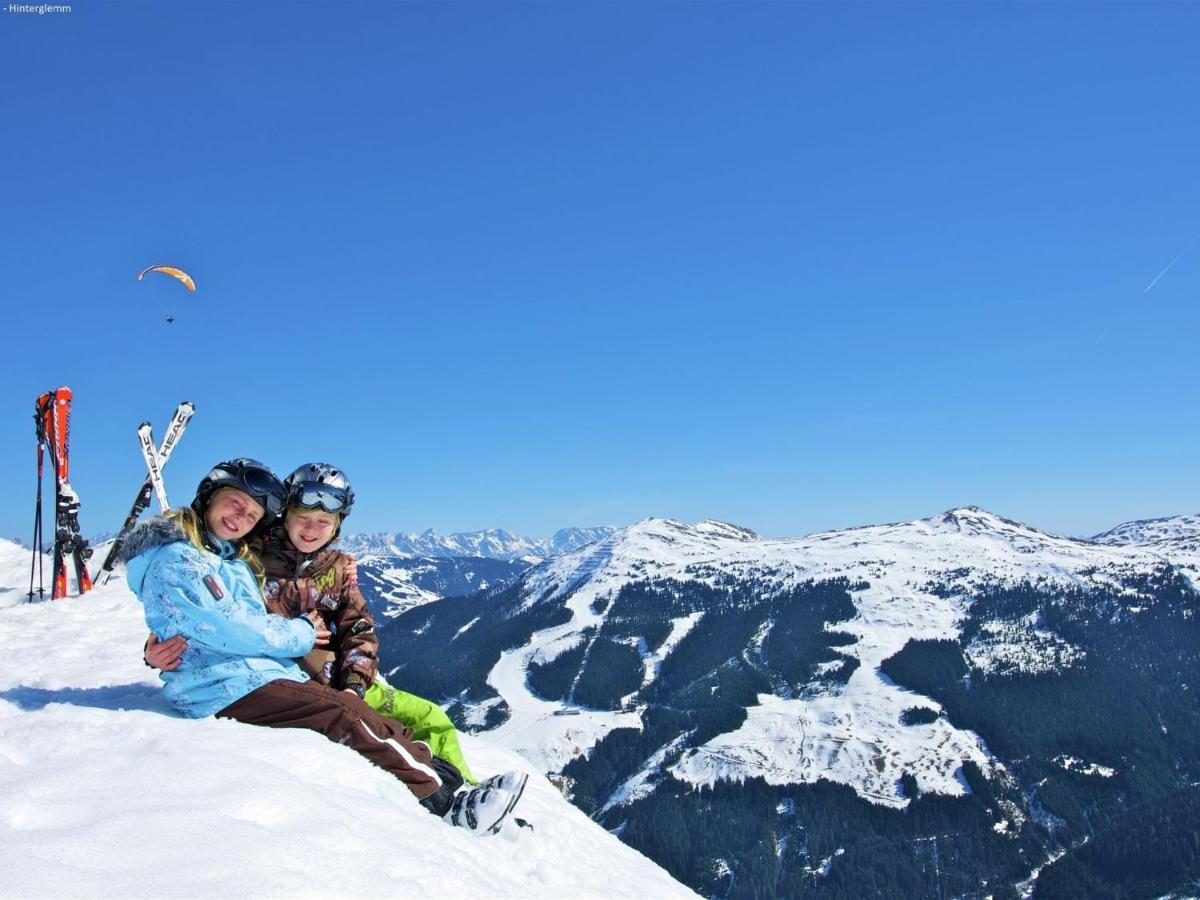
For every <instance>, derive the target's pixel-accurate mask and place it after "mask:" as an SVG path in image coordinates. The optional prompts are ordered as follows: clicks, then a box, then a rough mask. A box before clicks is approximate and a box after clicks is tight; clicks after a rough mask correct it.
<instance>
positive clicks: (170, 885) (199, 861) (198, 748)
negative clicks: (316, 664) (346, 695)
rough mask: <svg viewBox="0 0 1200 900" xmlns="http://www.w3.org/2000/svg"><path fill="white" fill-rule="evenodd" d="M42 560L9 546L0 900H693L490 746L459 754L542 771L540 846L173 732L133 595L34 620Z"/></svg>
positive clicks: (233, 741)
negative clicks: (331, 898)
mask: <svg viewBox="0 0 1200 900" xmlns="http://www.w3.org/2000/svg"><path fill="white" fill-rule="evenodd" d="M29 563H30V555H29V552H28V551H22V550H20V548H17V547H15V545H13V544H11V543H10V542H7V541H0V657H2V658H3V659H4V660H5V665H4V667H3V669H2V670H0V783H3V785H4V790H3V792H0V870H2V871H3V872H4V877H3V881H2V882H0V896H4V897H33V896H36V897H39V898H41V897H79V896H88V897H142V896H179V897H225V896H239V897H282V896H287V897H318V896H327V895H328V894H329V892H330V885H331V884H333V883H336V882H337V881H339V880H344V878H345V877H350V878H351V880H352V881H353V884H354V892H355V893H356V894H362V895H364V896H383V897H395V896H448V897H515V896H520V897H565V896H572V897H578V896H583V897H601V896H603V897H645V896H656V897H684V896H694V895H693V894H691V892H690V891H688V890H687V889H686V888H684V887H683V886H682V885H680V884H678V883H677V882H675V881H674V880H672V879H671V878H670V876H668V875H667V874H666V872H664V871H663V870H662V869H661V868H659V867H658V866H657V865H655V864H654V863H652V862H650V861H649V860H647V859H646V858H645V857H642V856H641V855H639V854H638V853H636V852H635V851H634V850H632V849H630V848H629V847H626V846H625V845H624V844H622V843H621V842H620V841H619V840H618V839H617V838H616V837H614V836H613V835H611V834H609V833H607V832H605V831H604V830H603V829H601V828H600V827H599V826H597V825H596V824H594V823H593V822H591V821H590V820H589V819H588V818H587V817H586V816H585V815H584V814H583V813H582V812H580V811H579V810H577V809H575V808H574V807H572V806H571V805H570V804H569V803H567V802H566V800H564V799H563V798H562V797H561V796H560V795H559V793H558V792H557V790H556V789H555V788H554V787H553V786H552V785H551V784H550V783H549V782H548V781H547V780H546V779H544V778H543V777H541V775H540V774H538V773H537V771H536V770H535V769H534V767H532V766H531V765H530V764H529V762H527V761H526V760H523V759H522V758H520V757H519V756H517V755H516V754H514V753H512V752H511V751H509V750H506V749H504V748H502V747H500V746H498V745H497V744H496V743H495V742H494V741H492V740H485V739H482V738H479V737H475V736H472V735H464V736H463V739H462V743H463V748H464V751H465V753H466V755H467V758H468V759H469V760H470V761H471V764H472V767H473V768H474V770H475V771H476V773H477V774H478V773H482V774H488V773H491V772H496V771H501V770H505V769H513V768H523V769H525V770H527V771H531V772H532V773H533V774H532V777H531V778H530V783H529V786H528V787H527V789H526V793H525V796H524V798H523V799H522V801H521V804H520V806H519V807H518V810H519V813H520V814H521V815H522V816H523V817H524V818H527V819H528V820H530V821H531V822H533V823H534V825H535V831H534V832H532V833H529V832H520V833H518V834H515V835H513V836H512V839H509V838H508V837H506V836H504V835H501V836H498V837H493V838H488V839H479V838H474V837H472V836H471V835H469V834H467V833H466V832H464V831H461V830H458V829H454V828H452V827H450V826H448V825H446V824H445V823H443V822H440V821H439V820H437V819H436V818H435V817H433V816H431V815H430V814H429V813H427V812H426V811H425V810H424V809H422V808H421V807H420V806H419V805H418V804H417V803H416V801H415V800H414V799H413V797H412V795H411V794H410V793H409V792H408V790H407V789H406V788H405V787H404V786H403V785H401V784H400V783H399V782H397V781H395V780H394V779H393V778H392V777H391V776H389V775H388V774H387V773H386V772H384V771H382V770H381V769H378V768H375V767H374V766H372V765H371V764H370V763H368V762H367V761H366V760H364V759H362V758H361V757H359V756H357V755H356V754H354V753H352V752H350V751H348V750H347V749H345V748H344V747H340V746H338V745H336V744H333V743H331V742H329V741H327V740H325V739H324V738H323V737H321V736H319V735H317V734H314V733H311V732H306V731H302V730H287V731H284V730H272V729H266V728H254V727H250V726H246V725H242V724H240V723H236V722H231V721H225V720H216V719H202V720H189V719H183V718H180V717H178V716H176V715H175V714H174V713H173V712H171V711H170V709H169V708H168V707H167V706H166V705H165V703H164V702H163V700H162V696H161V692H160V690H159V687H158V679H157V677H156V676H155V675H154V674H153V673H152V672H151V670H150V669H148V668H146V667H145V666H144V665H143V664H142V661H141V645H142V642H143V640H144V637H145V625H144V624H143V620H142V615H141V607H140V605H139V604H138V603H137V601H136V599H135V598H134V597H133V596H132V595H131V594H130V593H129V591H128V590H127V589H126V587H125V585H124V582H123V581H122V580H120V579H114V580H113V581H112V582H110V583H109V584H107V585H103V586H100V587H98V588H97V589H95V590H94V591H93V592H91V593H90V594H88V595H86V596H83V597H71V598H69V599H66V600H60V601H54V602H51V601H45V602H40V603H27V602H25V601H26V599H27V597H26V593H27V591H28V579H29ZM47 571H48V569H47ZM335 861H337V862H335ZM339 862H341V863H343V864H344V865H345V866H347V871H346V873H345V874H344V875H343V874H342V873H340V872H339V871H338V870H337V864H338V863H339Z"/></svg>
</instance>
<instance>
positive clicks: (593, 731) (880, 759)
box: [488, 507, 1200, 807]
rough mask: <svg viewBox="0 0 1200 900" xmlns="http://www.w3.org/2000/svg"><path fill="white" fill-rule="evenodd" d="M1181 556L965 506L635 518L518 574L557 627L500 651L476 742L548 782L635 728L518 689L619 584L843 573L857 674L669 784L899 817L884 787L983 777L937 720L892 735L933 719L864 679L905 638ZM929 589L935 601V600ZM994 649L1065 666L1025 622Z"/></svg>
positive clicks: (952, 631) (727, 743)
mask: <svg viewBox="0 0 1200 900" xmlns="http://www.w3.org/2000/svg"><path fill="white" fill-rule="evenodd" d="M1189 546H1190V549H1189V548H1188V547H1179V546H1175V545H1172V546H1170V547H1168V548H1166V549H1163V548H1162V547H1158V546H1153V547H1139V546H1119V545H1118V546H1106V545H1099V544H1095V543H1091V542H1087V541H1079V540H1072V539H1068V538H1062V537H1056V536H1053V535H1050V534H1046V533H1044V532H1041V531H1038V530H1036V529H1034V528H1031V527H1029V526H1026V525H1023V524H1021V523H1018V522H1013V521H1011V520H1008V519H1004V518H1002V517H1000V516H996V515H994V514H992V513H989V512H987V511H985V510H982V509H978V508H975V507H963V508H960V509H955V510H950V511H948V512H945V513H942V514H939V515H936V516H932V517H930V518H927V519H919V520H916V521H913V522H908V523H900V524H894V525H882V526H874V527H868V528H858V529H851V530H846V531H837V532H828V533H822V534H814V535H810V536H808V537H805V538H801V539H797V540H779V541H775V540H771V541H768V540H763V539H761V538H758V537H757V536H756V535H755V534H754V533H753V532H751V531H748V530H746V529H742V528H738V527H736V526H730V525H725V524H723V523H714V522H702V523H699V524H696V525H685V524H682V523H679V522H674V521H671V520H663V519H647V520H645V521H643V522H640V523H638V524H637V525H634V526H631V527H629V528H626V529H622V530H621V531H619V532H616V533H615V534H613V535H612V536H610V537H609V538H607V539H605V540H604V541H601V542H599V543H597V544H593V545H589V546H587V547H584V548H582V549H581V550H579V551H576V552H574V553H568V554H564V555H562V556H559V557H556V558H553V559H550V560H548V561H547V562H546V563H544V564H543V565H541V566H538V567H536V568H535V569H533V570H532V571H531V572H530V573H529V574H528V575H527V576H526V580H525V583H524V587H523V596H524V597H525V602H526V605H527V606H531V605H533V604H535V603H545V602H550V601H552V600H554V598H557V597H563V596H565V597H566V598H567V600H566V604H567V606H568V608H569V609H570V611H571V619H570V621H568V622H566V623H565V624H562V625H558V626H555V627H552V628H547V629H545V630H542V631H538V632H536V633H535V634H534V635H533V637H532V639H531V640H530V641H529V643H528V644H527V645H525V646H523V647H520V648H518V649H515V650H509V651H506V652H505V653H503V654H502V656H501V658H500V661H499V662H498V663H497V664H496V666H495V667H494V668H493V669H492V671H491V673H490V675H489V676H488V683H489V684H490V685H491V686H492V687H493V688H495V690H496V691H497V692H498V693H499V694H500V695H501V697H502V698H503V699H504V701H506V702H507V704H508V705H509V707H511V709H512V715H511V717H510V718H509V719H508V720H507V721H506V722H504V723H503V724H501V725H500V726H499V727H498V728H496V729H495V730H493V731H491V732H489V735H490V736H491V737H492V738H493V739H494V740H496V741H497V742H499V743H502V744H504V745H505V746H507V747H509V748H511V749H514V750H516V751H517V752H519V753H521V755H522V756H524V757H526V758H528V759H531V760H534V761H536V762H537V763H538V765H539V767H540V768H541V769H542V770H543V771H557V770H560V769H561V768H562V766H563V765H564V764H565V763H566V762H567V761H569V760H570V759H571V758H572V757H574V756H577V755H580V754H583V753H586V752H587V751H588V750H589V749H590V748H591V747H593V746H594V745H595V744H596V743H597V742H598V741H599V740H600V739H601V738H603V736H604V735H606V734H607V733H608V732H610V731H611V730H612V729H614V728H618V727H632V728H638V727H640V715H639V714H640V712H641V710H640V708H634V709H630V708H626V709H623V710H620V711H597V710H586V709H580V708H577V707H571V706H569V705H568V704H566V703H564V702H559V701H551V700H546V699H543V698H541V697H538V696H537V695H535V694H534V693H532V692H531V691H530V689H529V688H528V685H527V678H528V672H529V667H530V666H531V664H533V663H537V662H544V661H547V660H551V659H554V658H556V657H557V656H558V655H559V654H560V653H562V652H564V651H566V650H568V649H571V648H572V647H574V646H576V645H577V644H578V643H579V641H580V640H582V633H583V632H584V631H585V629H588V628H597V627H599V626H600V624H601V623H602V622H603V620H604V616H605V611H603V609H601V608H602V607H603V604H596V605H594V601H596V600H599V599H602V598H606V597H613V596H615V595H616V593H617V592H618V591H619V590H620V588H621V586H622V585H624V584H628V583H630V582H633V581H639V580H643V579H648V578H653V579H658V580H662V579H674V580H678V581H689V580H697V581H704V582H707V583H710V584H711V583H715V582H716V581H717V580H718V579H721V578H725V579H729V578H735V579H746V578H755V579H759V580H766V581H768V582H770V583H771V584H772V585H774V586H775V587H776V588H778V589H783V588H786V587H788V586H789V585H797V584H800V583H801V582H804V581H806V580H808V579H817V580H821V579H828V578H833V577H846V578H849V579H850V580H851V582H859V581H863V582H866V583H868V584H869V587H867V588H866V589H865V590H855V591H854V592H853V602H854V606H855V610H856V615H855V616H854V618H853V619H852V620H851V621H849V622H848V623H840V624H839V625H838V630H839V631H845V632H849V633H850V634H852V635H853V636H854V638H855V642H854V643H852V644H850V645H848V646H845V647H841V648H839V652H841V653H842V654H844V655H846V656H849V657H853V658H855V659H857V660H858V661H859V662H860V663H861V665H859V667H858V668H857V669H856V670H855V671H854V673H853V674H852V675H851V677H850V679H849V681H848V683H846V684H845V685H844V686H841V685H837V686H836V688H833V689H830V690H828V691H826V692H825V693H823V694H822V695H819V696H806V697H802V698H784V697H777V696H773V695H767V694H761V695H759V704H758V705H757V706H752V707H751V708H750V709H749V711H748V713H749V717H748V719H747V721H746V722H745V724H744V725H743V726H742V727H741V728H739V729H737V730H736V731H734V732H731V733H726V734H722V735H719V736H717V737H715V738H713V739H712V740H711V741H709V742H707V743H706V744H705V745H704V746H702V747H700V748H698V749H697V750H696V751H695V752H691V753H688V754H685V755H683V757H682V758H680V759H679V760H678V761H677V762H676V763H674V764H673V765H672V766H671V768H670V771H671V774H672V775H673V776H674V777H675V778H677V779H679V780H682V781H684V782H688V783H691V784H695V785H711V784H713V783H714V782H716V781H717V780H720V779H728V780H734V781H737V780H741V779H744V778H746V777H754V776H760V777H762V778H764V779H765V780H766V781H767V782H768V783H770V784H787V783H804V782H814V781H816V780H818V779H827V780H829V781H833V782H836V783H841V784H846V785H849V786H851V787H853V789H854V790H855V791H856V792H857V793H858V794H859V795H860V796H862V797H864V798H866V799H869V800H871V801H873V802H876V803H881V804H884V805H888V806H894V807H899V806H903V805H905V804H906V802H907V800H906V798H904V797H903V796H902V795H901V793H900V790H899V787H898V785H899V782H900V778H901V776H902V775H903V774H905V773H908V774H912V775H914V776H915V778H916V780H917V784H918V785H919V787H920V790H921V791H922V792H936V793H942V794H949V795H960V794H961V793H962V792H963V791H964V785H963V783H962V780H961V778H962V775H961V768H962V765H963V762H964V761H965V760H971V761H973V762H975V763H976V764H977V765H979V767H980V768H981V769H982V770H983V771H985V772H989V771H995V769H996V765H997V764H996V763H995V761H994V759H993V757H992V756H991V754H990V753H989V751H988V749H987V747H986V746H984V745H983V743H982V742H981V741H980V739H979V738H978V737H977V736H976V735H975V734H974V733H972V732H969V731H964V730H961V729H958V728H955V727H954V726H952V725H951V724H950V723H949V721H947V720H946V719H945V718H939V719H937V720H936V721H934V722H932V723H931V724H928V725H923V726H920V727H911V726H905V725H902V724H901V713H902V712H903V710H905V709H907V708H910V707H913V706H924V707H928V708H932V709H934V710H938V709H939V705H938V704H937V703H936V702H934V701H933V700H931V699H929V698H925V697H922V696H920V695H917V694H914V693H913V692H911V691H908V690H906V689H903V688H900V687H898V686H897V685H895V684H894V683H892V682H891V681H890V680H889V679H888V678H886V676H884V675H883V674H882V673H881V672H880V670H879V666H880V663H882V662H883V660H885V659H887V658H888V657H890V656H892V655H894V654H896V653H897V652H898V651H899V650H900V649H901V648H903V647H904V645H905V644H906V643H907V642H908V641H910V640H914V639H917V640H920V639H941V638H951V637H957V636H958V624H959V622H960V620H961V618H962V616H963V613H964V609H965V606H964V603H965V598H966V596H967V595H968V594H969V593H970V592H972V591H978V590H980V589H982V588H985V587H987V586H993V585H998V584H1017V583H1020V582H1023V581H1029V582H1036V581H1038V580H1043V581H1044V582H1046V583H1053V584H1059V585H1064V586H1074V587H1098V586H1115V587H1118V588H1119V587H1120V585H1121V580H1122V579H1123V578H1125V577H1129V576H1132V575H1135V574H1137V573H1145V572H1150V571H1152V570H1154V569H1155V568H1156V567H1161V566H1162V565H1163V564H1164V562H1165V561H1169V562H1171V563H1172V564H1175V565H1177V566H1178V567H1179V568H1180V570H1181V571H1183V572H1184V573H1185V574H1189V575H1190V576H1191V577H1192V578H1193V580H1195V572H1196V569H1197V561H1198V559H1200V552H1198V551H1197V550H1196V548H1195V547H1194V546H1191V545H1189ZM935 583H940V584H941V585H945V586H948V587H949V590H948V591H945V590H938V589H935V588H934V584H935ZM597 609H601V611H597ZM673 624H674V627H675V631H674V632H673V633H672V635H671V638H670V640H668V644H667V646H665V647H663V648H660V650H659V651H658V653H657V654H656V655H655V656H654V657H650V656H647V657H645V658H644V659H643V664H644V667H645V677H646V680H647V682H648V681H650V680H652V679H653V678H654V673H655V669H656V667H657V666H658V665H659V664H660V663H661V659H662V657H663V656H664V655H665V654H666V653H668V652H669V650H670V647H671V646H672V644H673V642H676V641H678V639H679V638H680V637H682V634H683V633H686V629H687V628H689V627H691V625H692V624H693V623H690V622H688V621H684V620H679V621H675V622H674V623H673ZM1004 637H1005V636H1004V635H999V636H998V638H997V639H996V640H989V641H988V642H987V644H986V646H981V647H979V648H977V654H976V660H977V663H978V664H980V665H984V666H989V667H1001V666H1008V667H1014V668H1021V667H1026V668H1034V669H1036V667H1037V666H1039V665H1044V664H1046V661H1047V660H1054V661H1055V662H1056V664H1059V665H1070V664H1071V660H1072V659H1073V656H1072V653H1073V648H1071V647H1069V646H1066V645H1064V643H1063V642H1062V641H1061V640H1059V639H1057V637H1056V636H1055V635H1053V634H1051V633H1049V632H1045V631H1044V629H1040V627H1039V625H1038V623H1036V622H1032V623H1029V627H1028V628H1027V629H1023V630H1022V632H1021V634H1020V635H1013V636H1012V639H1011V640H1004V639H1001V638H1004ZM667 749H668V748H664V752H665V751H666V750H667ZM656 765H657V761H655V760H652V761H650V762H649V763H648V765H647V766H646V767H645V769H644V770H643V772H642V773H641V774H639V776H637V777H635V778H633V779H631V782H630V783H629V784H628V785H627V786H626V788H625V790H626V792H627V793H628V794H629V795H631V796H636V795H637V793H638V791H639V790H640V789H641V786H640V785H641V782H642V781H643V780H644V779H646V778H648V777H650V776H651V775H652V774H653V771H652V770H653V769H654V767H655V766H656Z"/></svg>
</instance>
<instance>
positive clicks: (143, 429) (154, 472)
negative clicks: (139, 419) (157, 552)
mask: <svg viewBox="0 0 1200 900" xmlns="http://www.w3.org/2000/svg"><path fill="white" fill-rule="evenodd" d="M137 433H138V443H139V444H141V447H142V458H143V459H144V460H146V471H147V472H149V473H150V482H151V483H152V484H153V485H154V493H155V494H157V495H158V508H159V511H161V512H163V513H168V512H170V511H171V504H170V503H168V502H167V488H166V486H165V485H164V484H163V478H162V462H161V460H159V458H158V450H157V449H155V447H154V430H153V429H152V428H151V427H150V423H149V422H143V423H142V424H141V425H139V426H138V430H137Z"/></svg>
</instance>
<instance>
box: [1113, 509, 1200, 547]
mask: <svg viewBox="0 0 1200 900" xmlns="http://www.w3.org/2000/svg"><path fill="white" fill-rule="evenodd" d="M1197 537H1200V515H1191V516H1170V517H1167V518H1163V519H1138V520H1136V521H1134V522H1124V523H1122V524H1120V525H1118V526H1116V527H1115V528H1110V529H1109V530H1108V531H1104V532H1101V533H1100V534H1098V535H1096V536H1095V537H1093V538H1092V540H1093V541H1095V542H1096V543H1098V544H1118V545H1122V544H1151V543H1156V542H1158V541H1168V540H1176V539H1180V538H1193V539H1194V538H1197Z"/></svg>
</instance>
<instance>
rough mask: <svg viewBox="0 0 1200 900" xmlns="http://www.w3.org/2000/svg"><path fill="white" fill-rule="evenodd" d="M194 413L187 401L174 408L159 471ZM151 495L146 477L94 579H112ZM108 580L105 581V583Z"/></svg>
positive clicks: (163, 443) (151, 491)
mask: <svg viewBox="0 0 1200 900" xmlns="http://www.w3.org/2000/svg"><path fill="white" fill-rule="evenodd" d="M195 412H196V407H195V406H193V405H192V403H191V402H190V401H187V400H185V401H184V402H183V403H180V404H179V405H178V406H177V407H175V414H174V415H173V416H171V423H170V424H169V425H168V426H167V434H166V437H164V438H163V440H162V443H161V444H159V446H158V465H159V468H160V470H161V469H162V467H164V466H166V464H167V460H168V459H170V457H171V451H173V450H174V449H175V445H176V444H177V443H178V442H179V439H180V438H181V437H182V436H183V431H184V429H185V428H187V425H188V422H190V421H191V418H192V415H193V414H194V413H195ZM153 493H154V482H153V481H151V479H150V476H149V475H147V476H146V479H145V481H143V482H142V487H141V489H140V490H139V491H138V494H137V497H135V498H134V501H133V506H132V507H130V510H129V515H127V516H126V517H125V523H124V524H123V525H122V526H121V530H120V531H118V532H117V537H116V540H114V541H113V543H112V546H111V547H109V548H108V555H107V556H105V557H104V562H103V563H102V564H101V566H100V568H99V569H98V570H97V571H96V578H99V577H100V573H101V572H107V573H108V578H111V577H112V570H113V567H114V566H115V565H116V564H117V555H118V554H119V553H120V552H121V545H122V544H124V543H125V538H127V537H129V532H130V531H132V530H133V526H134V525H136V524H137V520H138V519H139V518H140V517H141V515H142V513H144V512H145V511H146V508H147V507H148V506H149V505H150V495H151V494H153ZM108 578H106V579H105V581H106V582H107V580H108Z"/></svg>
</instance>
